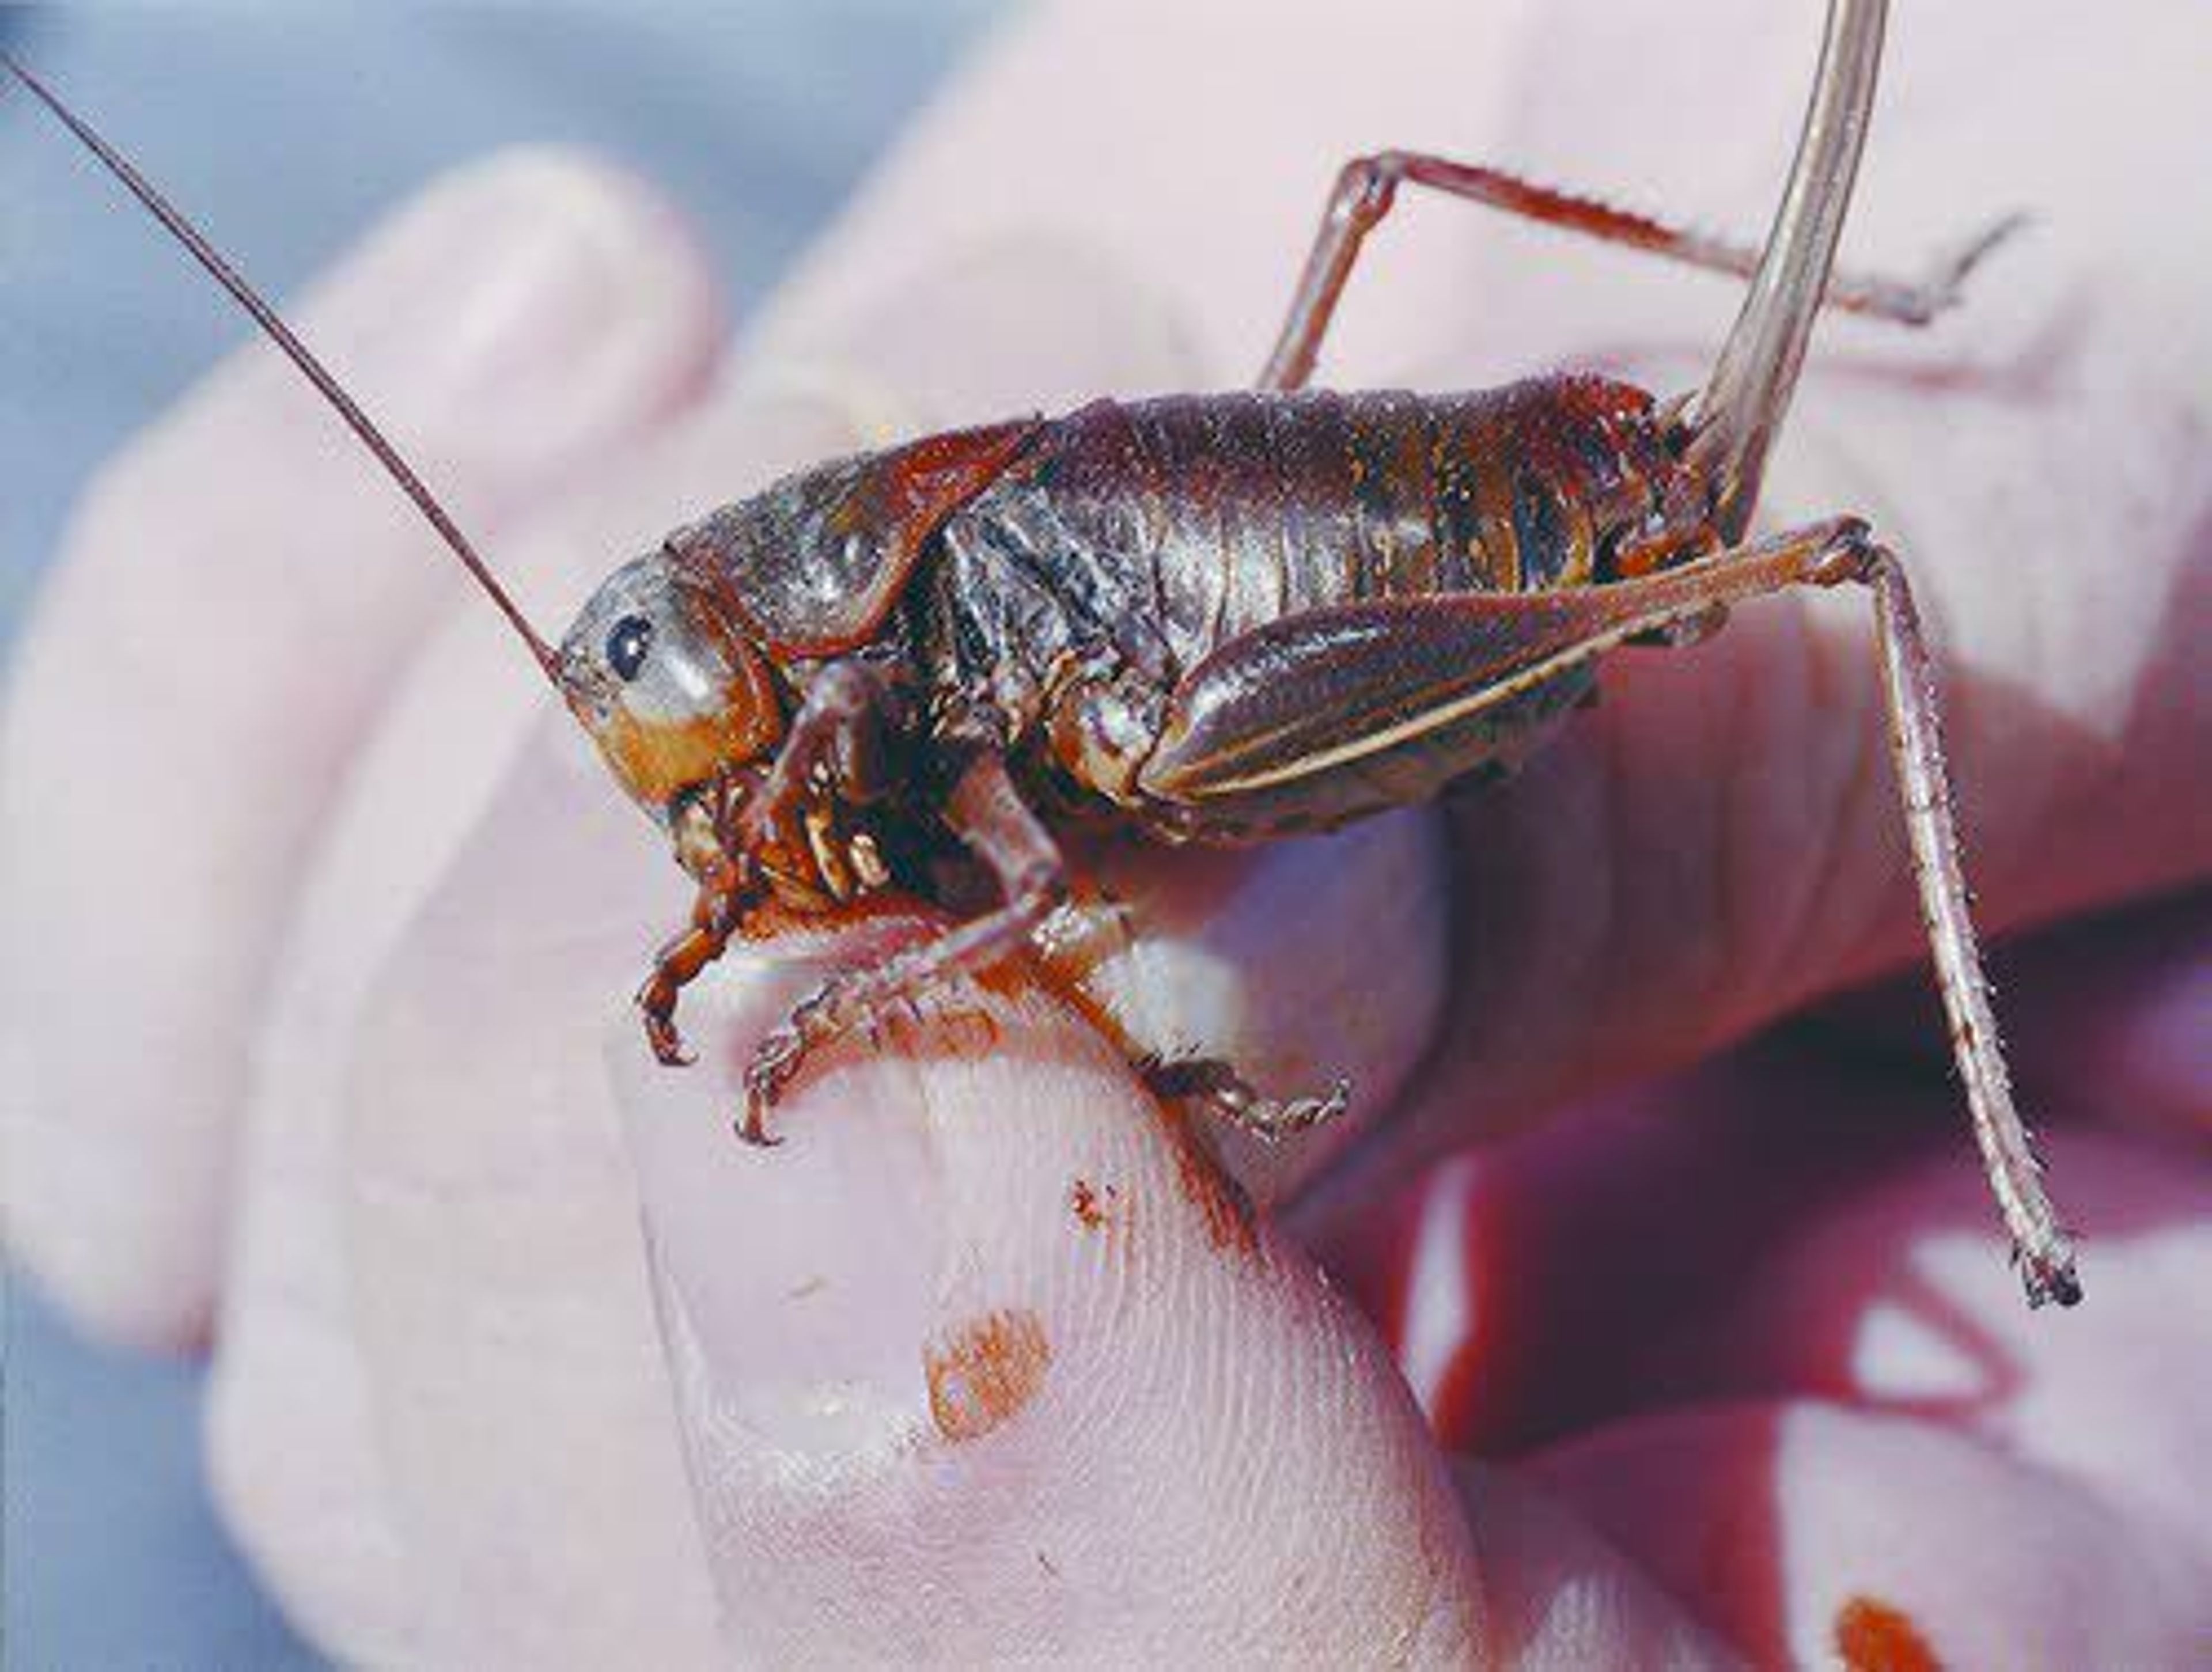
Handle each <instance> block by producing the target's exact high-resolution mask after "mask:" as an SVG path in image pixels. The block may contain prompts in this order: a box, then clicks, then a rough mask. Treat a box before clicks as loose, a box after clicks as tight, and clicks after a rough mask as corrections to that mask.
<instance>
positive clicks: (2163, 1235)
mask: <svg viewBox="0 0 2212 1672" xmlns="http://www.w3.org/2000/svg"><path fill="white" fill-rule="evenodd" d="M1941 1085H1942V1082H1941V1079H1940V1078H1939V1077H1938V1076H1936V1075H1932V1074H1931V1075H1928V1076H1925V1077H1924V1079H1923V1080H1922V1081H1921V1082H1920V1083H1916V1082H1915V1080H1914V1079H1912V1078H1911V1077H1905V1076H1899V1074H1897V1073H1894V1072H1891V1071H1883V1072H1868V1071H1867V1070H1866V1069H1864V1068H1863V1067H1862V1068H1861V1069H1860V1070H1859V1071H1858V1072H1857V1073H1850V1072H1849V1071H1848V1070H1838V1068H1837V1067H1835V1066H1834V1064H1833V1063H1832V1061H1827V1060H1826V1059H1824V1058H1823V1056H1822V1055H1820V1054H1819V1053H1817V1052H1814V1051H1808V1050H1803V1049H1800V1050H1796V1051H1790V1050H1785V1049H1780V1048H1778V1047H1775V1046H1768V1047H1764V1048H1759V1049H1752V1050H1747V1051H1746V1052H1742V1053H1739V1054H1738V1055H1737V1056H1736V1057H1735V1059H1733V1060H1730V1061H1723V1062H1722V1063H1719V1064H1717V1065H1714V1066H1711V1067H1706V1068H1704V1069H1701V1070H1699V1072H1697V1073H1694V1074H1691V1075H1686V1076H1680V1077H1677V1079H1674V1081H1672V1082H1669V1083H1668V1084H1665V1085H1661V1086H1657V1087H1654V1088H1651V1089H1650V1091H1646V1092H1645V1093H1644V1094H1642V1095H1641V1096H1639V1097H1635V1098H1632V1099H1622V1100H1619V1101H1618V1102H1617V1103H1616V1104H1614V1105H1613V1106H1610V1107H1607V1108H1604V1109H1600V1110H1588V1111H1583V1112H1582V1113H1581V1114H1580V1115H1579V1116H1578V1117H1577V1119H1575V1120H1573V1121H1571V1122H1563V1123H1561V1124H1559V1125H1558V1126H1556V1127H1553V1128H1547V1130H1545V1131H1543V1132H1541V1133H1537V1134H1530V1135H1528V1136H1527V1137H1524V1138H1522V1139H1519V1140H1515V1141H1512V1142H1510V1143H1507V1144H1504V1145H1502V1146H1495V1147H1493V1148H1492V1149H1490V1150H1487V1151H1486V1152H1484V1153H1483V1154H1481V1155H1480V1156H1477V1157H1469V1158H1465V1159H1463V1160H1461V1161H1457V1162H1455V1163H1453V1164H1449V1166H1447V1167H1445V1168H1443V1169H1441V1170H1439V1171H1438V1172H1437V1175H1436V1176H1435V1177H1434V1178H1433V1179H1432V1180H1431V1182H1430V1183H1427V1184H1426V1185H1425V1187H1424V1189H1422V1190H1421V1192H1420V1193H1419V1195H1418V1196H1417V1197H1416V1198H1415V1199H1414V1200H1413V1201H1412V1202H1410V1203H1407V1204H1401V1205H1400V1206H1398V1207H1396V1208H1395V1210H1394V1211H1392V1212H1391V1213H1388V1214H1378V1215H1376V1220H1375V1224H1374V1225H1373V1226H1372V1227H1371V1228H1370V1236H1369V1238H1368V1240H1367V1242H1366V1244H1365V1246H1364V1248H1361V1249H1357V1250H1355V1251H1354V1253H1353V1261H1354V1265H1353V1269H1354V1270H1355V1271H1356V1272H1357V1273H1358V1276H1357V1277H1356V1279H1355V1281H1354V1289H1355V1292H1358V1293H1359V1294H1360V1295H1361V1296H1362V1297H1363V1298H1365V1299H1366V1300H1367V1301H1368V1303H1369V1304H1370V1307H1372V1308H1374V1309H1375V1310H1376V1313H1377V1316H1381V1317H1383V1318H1384V1319H1386V1320H1388V1321H1389V1335H1390V1337H1391V1339H1392V1341H1393V1342H1394V1345H1395V1347H1396V1349H1397V1351H1398V1353H1399V1354H1400V1356H1401V1360H1402V1361H1404V1362H1405V1363H1406V1364H1407V1370H1408V1374H1409V1377H1410V1378H1411V1379H1412V1381H1413V1386H1414V1388H1415V1390H1416V1392H1417V1394H1419V1396H1420V1397H1421V1398H1422V1401H1423V1403H1424V1404H1425V1406H1426V1408H1428V1410H1429V1411H1430V1414H1431V1420H1432V1421H1433V1422H1434V1423H1435V1424H1436V1425H1437V1428H1438V1431H1439V1432H1440V1434H1442V1435H1443V1437H1444V1438H1445V1439H1446V1440H1447V1441H1448V1442H1449V1443H1450V1444H1457V1445H1462V1446H1465V1447H1467V1448H1468V1449H1471V1450H1476V1451H1478V1452H1480V1453H1481V1454H1483V1455H1505V1456H1514V1455H1519V1454H1524V1453H1526V1452H1528V1451H1529V1450H1532V1449H1540V1448H1542V1447H1544V1446H1546V1445H1548V1444H1556V1443H1558V1442H1559V1441H1561V1440H1563V1439H1565V1438H1571V1437H1573V1436H1575V1435H1577V1434H1581V1433H1585V1432H1591V1431H1594V1430H1598V1429H1602V1428H1606V1427H1607V1426H1617V1425H1620V1424H1621V1423H1624V1422H1631V1421H1633V1420H1637V1419H1639V1418H1642V1417H1645V1416H1648V1415H1650V1414H1652V1413H1654V1412H1658V1411H1664V1410H1670V1409H1676V1408H1684V1407H1690V1406H1704V1407H1720V1406H1724V1405H1727V1404H1729V1403H1730V1402H1732V1401H1743V1400H1750V1399H1767V1398H1772V1397H1776V1396H1788V1397H1791V1398H1802V1399H1819V1400H1826V1401H1836V1402H1840V1403H1849V1404H1852V1405H1856V1406H1860V1407H1863V1408H1868V1409H1870V1410H1875V1411H1881V1412H1887V1413H1891V1414H1899V1415H1909V1416H1912V1417H1916V1418H1920V1419H1924V1420H1929V1421H1931V1422H1935V1423H1939V1424H1941V1425H1942V1426H1946V1427H1948V1428H1951V1429H1954V1430H1955V1431H1958V1432H1962V1433H1965V1434H1967V1435H1970V1436H1972V1437H1973V1438H1976V1439H1978V1440H1979V1441H1980V1442H1982V1443H1984V1444H1988V1445H1990V1446H1991V1447H1993V1448H1996V1449H2000V1450H2003V1451H2005V1452H2007V1453H2008V1454H2009V1455H2011V1456H2015V1457H2017V1458H2019V1459H2021V1460H2022V1461H2023V1462H2027V1463H2029V1464H2032V1465H2033V1466H2034V1467H2036V1468H2040V1469H2043V1470H2045V1471H2048V1472H2049V1473H2051V1474H2053V1475H2058V1476H2063V1477H2064V1478H2066V1479H2068V1480H2071V1481H2074V1482H2075V1483H2077V1484H2078V1485H2080V1486H2081V1487H2083V1488H2084V1489H2085V1490H2087V1491H2089V1492H2091V1493H2094V1494H2095V1495H2096V1496H2097V1497H2099V1498H2100V1500H2101V1501H2103V1502H2105V1503H2106V1504H2107V1505H2112V1506H2116V1507H2118V1508H2120V1509H2123V1510H2124V1511H2126V1512H2127V1513H2129V1514H2130V1515H2131V1516H2134V1517H2138V1518H2140V1519H2142V1520H2143V1521H2144V1522H2145V1523H2151V1524H2157V1525H2161V1526H2163V1527H2165V1528H2166V1529H2167V1532H2168V1534H2169V1535H2171V1536H2173V1537H2177V1538H2179V1540H2180V1541H2182V1542H2183V1543H2184V1544H2185V1545H2187V1546H2189V1547H2191V1548H2194V1549H2196V1550H2198V1551H2199V1552H2200V1553H2203V1554H2205V1555H2206V1556H2208V1557H2212V1519H2208V1518H2207V1517H2206V1516H2205V1515H2204V1513H2203V1508H2202V1505H2200V1504H2199V1503H2198V1502H2197V1498H2196V1496H2195V1495H2193V1494H2192V1493H2191V1490H2190V1487H2189V1486H2188V1485H2187V1483H2185V1482H2184V1481H2182V1480H2178V1479H2177V1478H2176V1477H2175V1475H2174V1474H2173V1471H2172V1468H2170V1467H2169V1466H2168V1462H2167V1460H2168V1459H2170V1458H2172V1457H2173V1456H2180V1455H2190V1454H2191V1453H2192V1452H2193V1451H2194V1450H2197V1449H2198V1448H2199V1447H2201V1446H2202V1445H2203V1443H2204V1440H2205V1436H2204V1435H2203V1434H2202V1433H2201V1432H2199V1431H2200V1430H2201V1429H2202V1428H2203V1426H2204V1421H2205V1418H2204V1414H2203V1412H2201V1411H2200V1410H2199V1409H2198V1408H2197V1407H2198V1401H2192V1400H2190V1399H2188V1398H2177V1397H2175V1396H2174V1389H2178V1388H2183V1387H2189V1386H2193V1385H2195V1384H2196V1383H2197V1382H2198V1381H2200V1380H2201V1379H2202V1377H2203V1365H2201V1363H2200V1362H2199V1361H2201V1360H2202V1359H2203V1357H2204V1356H2205V1348H2204V1346H2203V1342H2202V1341H2199V1340H2197V1338H2196V1336H2195V1335H2192V1333H2191V1331H2189V1330H2188V1329H2186V1328H2181V1327H2180V1326H2179V1320H2180V1319H2181V1318H2182V1317H2183V1316H2185V1315H2187V1313H2188V1311H2189V1309H2190V1305H2191V1297H2192V1296H2193V1295H2194V1294H2195V1293H2196V1292H2197V1291H2198V1290H2199V1288H2200V1287H2201V1286H2202V1284H2203V1281H2204V1280H2205V1268H2206V1264H2207V1262H2208V1261H2212V1231H2208V1230H2207V1227H2206V1226H2205V1225H2204V1223H2203V1215H2202V1213H2201V1212H2200V1211H2199V1207H2200V1204H2201V1203H2202V1201H2203V1199H2204V1188H2205V1179H2204V1176H2203V1159H2202V1158H2201V1157H2197V1156H2195V1155H2193V1154H2187V1153H2183V1152H2176V1151H2175V1150H2173V1149H2172V1148H2170V1147H2169V1146H2166V1145H2161V1144H2158V1143H2154V1142H2150V1141H2146V1140H2142V1139H2141V1138H2137V1137H2132V1136H2126V1137H2123V1136H2119V1135H2115V1134H2079V1135H2076V1134H2074V1133H2072V1132H2070V1131H2069V1132H2068V1133H2066V1134H2063V1135H2061V1136H2059V1137H2057V1138H2054V1139H2052V1140H2050V1141H2049V1142H2048V1143H2047V1145H2046V1146H2045V1147H2046V1149H2047V1152H2048V1153H2049V1155H2050V1158H2051V1164H2052V1166H2053V1168H2054V1170H2055V1172H2056V1175H2057V1176H2058V1177H2060V1178H2061V1179H2063V1181H2064V1182H2065V1183H2066V1184H2067V1185H2068V1187H2069V1189H2068V1193H2067V1194H2068V1201H2069V1210H2070V1213H2069V1225H2070V1226H2071V1227H2072V1228H2074V1229H2075V1230H2078V1231H2079V1232H2080V1233H2081V1237H2082V1238H2083V1241H2084V1245H2085V1248H2086V1249H2087V1256H2086V1258H2085V1267H2086V1268H2087V1274H2088V1281H2089V1286H2090V1288H2091V1292H2092V1294H2091V1304H2088V1305H2087V1306H2085V1307H2083V1308H2081V1309H2080V1310H2078V1311H2075V1312H2069V1313H2068V1314H2066V1315H2064V1316H2056V1315H2053V1314H2050V1313H2042V1314H2034V1315H2031V1314H2029V1313H2027V1311H2025V1310H2023V1309H2022V1308H2021V1306H2020V1304H2019V1301H2018V1296H2017V1292H2016V1289H2015V1285H2014V1282H2013V1280H2012V1278H2011V1275H2010V1274H2009V1273H2008V1270H2007V1268H2006V1259H2005V1256H2006V1249H2005V1246H2004V1240H2003V1237H2002V1234H2001V1232H2000V1231H1999V1230H1998V1228H1997V1226H1996V1221H1995V1218H1994V1216H1993V1214H1992V1213H1991V1212H1990V1207H1989V1204H1988V1202H1987V1200H1986V1195H1985V1192H1984V1190H1983V1189H1982V1187H1981V1183H1980V1181H1979V1179H1978V1177H1977V1176H1976V1175H1975V1172H1974V1170H1973V1169H1972V1168H1971V1167H1970V1166H1966V1165H1964V1164H1962V1162H1963V1159H1964V1157H1963V1153H1962V1152H1963V1149H1964V1146H1963V1145H1961V1144H1959V1143H1957V1142H1955V1141H1951V1142H1946V1141H1942V1140H1940V1138H1939V1136H1938V1135H1937V1134H1934V1133H1931V1132H1930V1131H1929V1111H1928V1110H1927V1108H1926V1105H1928V1104H1931V1103H1934V1102H1936V1101H1938V1100H1939V1099H1940V1098H1941V1097H1942V1091H1941V1089H1940V1088H1941ZM1399 1226H1402V1227H1403V1229H1402V1231H1400V1232H1398V1234H1395V1235H1393V1234H1391V1232H1392V1231H1393V1230H1394V1229H1395V1227H1399Z"/></svg>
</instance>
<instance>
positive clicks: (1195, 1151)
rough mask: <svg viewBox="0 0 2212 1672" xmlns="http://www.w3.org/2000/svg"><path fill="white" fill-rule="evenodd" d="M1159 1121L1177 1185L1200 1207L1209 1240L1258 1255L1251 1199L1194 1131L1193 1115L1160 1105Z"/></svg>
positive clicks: (1218, 1246)
mask: <svg viewBox="0 0 2212 1672" xmlns="http://www.w3.org/2000/svg"><path fill="white" fill-rule="evenodd" d="M1158 1108H1159V1112H1160V1121H1161V1122H1162V1124H1163V1126H1164V1128H1165V1129H1166V1132H1167V1136H1168V1148H1169V1150H1170V1152H1172V1154H1173V1156H1174V1159H1175V1171H1176V1188H1177V1189H1180V1190H1182V1194H1183V1197H1184V1199H1185V1200H1186V1201H1188V1202H1189V1203H1190V1205H1191V1206H1192V1207H1195V1208H1197V1209H1198V1212H1199V1217H1200V1219H1203V1220H1204V1221H1205V1223H1206V1240H1207V1241H1209V1242H1211V1243H1212V1244H1213V1246H1214V1247H1216V1248H1218V1249H1235V1250H1236V1251H1237V1253H1239V1254H1256V1253H1258V1252H1259V1249H1260V1231H1259V1225H1258V1221H1257V1219H1255V1216H1254V1213H1253V1211H1252V1199H1251V1198H1250V1197H1249V1196H1248V1195H1245V1194H1244V1191H1243V1187H1242V1186H1241V1185H1239V1184H1238V1183H1237V1181H1236V1180H1235V1179H1233V1178H1231V1177H1230V1176H1229V1175H1228V1174H1227V1173H1225V1172H1224V1171H1223V1170H1222V1169H1221V1164H1220V1163H1219V1162H1218V1161H1217V1160H1215V1159H1214V1158H1213V1152H1212V1151H1211V1150H1209V1149H1207V1148H1206V1145H1205V1143H1204V1142H1203V1141H1202V1140H1200V1137H1199V1135H1198V1134H1196V1133H1195V1132H1194V1131H1192V1130H1191V1126H1190V1118H1189V1116H1187V1115H1186V1114H1184V1113H1183V1112H1182V1110H1179V1109H1176V1108H1173V1107H1171V1106H1170V1105H1168V1104H1159V1105H1158Z"/></svg>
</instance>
